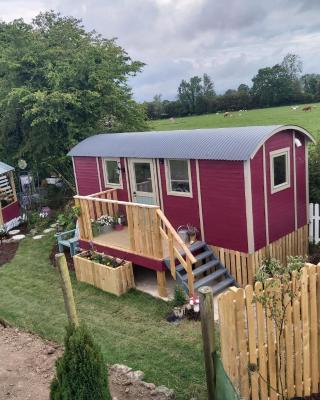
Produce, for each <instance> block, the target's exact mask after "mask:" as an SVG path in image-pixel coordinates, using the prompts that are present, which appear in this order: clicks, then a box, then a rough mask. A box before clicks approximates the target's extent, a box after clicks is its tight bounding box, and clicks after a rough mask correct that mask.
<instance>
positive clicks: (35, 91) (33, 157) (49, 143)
mask: <svg viewBox="0 0 320 400" xmlns="http://www.w3.org/2000/svg"><path fill="white" fill-rule="evenodd" d="M142 67H143V63H141V62H138V61H133V60H132V59H131V58H130V57H129V56H128V54H127V53H126V52H125V50H124V49H122V48H121V47H120V46H119V45H117V43H116V40H115V39H104V38H103V37H101V36H100V35H98V34H97V33H96V32H87V31H86V30H85V29H84V27H83V26H82V24H81V21H80V20H78V19H75V18H72V17H62V16H61V15H60V14H57V13H54V12H46V13H41V14H39V15H38V16H37V17H36V18H35V19H34V20H33V21H32V23H31V24H27V23H25V22H24V21H23V20H22V19H19V20H15V21H13V22H10V23H6V22H1V23H0V143H1V147H0V157H1V159H3V160H7V161H9V162H12V163H15V162H16V160H17V159H19V158H24V159H26V160H27V162H29V163H31V164H32V165H33V166H35V165H40V164H42V165H47V164H48V163H49V164H52V165H54V166H59V164H60V165H61V162H62V161H65V160H66V159H65V155H66V153H67V151H68V150H69V149H70V148H71V147H72V146H73V145H75V144H76V143H77V142H79V141H80V140H82V139H84V138H85V137H87V136H89V135H92V134H94V133H97V132H99V131H124V130H125V131H132V130H137V129H140V130H141V129H145V127H146V122H145V113H144V109H143V107H142V106H141V105H139V104H137V103H136V102H135V101H134V100H133V98H132V92H131V89H130V87H129V86H128V83H127V81H128V78H129V77H130V76H134V75H135V74H137V73H138V72H140V71H141V69H142Z"/></svg>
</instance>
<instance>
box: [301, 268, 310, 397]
mask: <svg viewBox="0 0 320 400" xmlns="http://www.w3.org/2000/svg"><path fill="white" fill-rule="evenodd" d="M308 303H309V302H308V273H307V270H306V269H304V270H303V272H302V278H301V316H302V331H303V336H302V343H303V390H304V395H305V396H309V395H310V381H311V371H310V326H309V304H308Z"/></svg>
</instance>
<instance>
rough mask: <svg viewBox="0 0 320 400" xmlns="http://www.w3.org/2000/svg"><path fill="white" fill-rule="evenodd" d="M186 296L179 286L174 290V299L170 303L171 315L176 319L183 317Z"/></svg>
mask: <svg viewBox="0 0 320 400" xmlns="http://www.w3.org/2000/svg"><path fill="white" fill-rule="evenodd" d="M186 301H187V299H186V294H185V292H184V290H183V288H182V287H181V286H180V285H176V287H175V288H174V297H173V301H172V305H173V314H174V316H175V317H177V318H182V317H183V315H184V306H185V304H186Z"/></svg>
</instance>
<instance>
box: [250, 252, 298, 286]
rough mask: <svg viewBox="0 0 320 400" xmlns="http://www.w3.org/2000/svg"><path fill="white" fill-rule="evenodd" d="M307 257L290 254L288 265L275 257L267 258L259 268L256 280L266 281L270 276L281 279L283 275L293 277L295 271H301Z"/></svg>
mask: <svg viewBox="0 0 320 400" xmlns="http://www.w3.org/2000/svg"><path fill="white" fill-rule="evenodd" d="M305 261H306V260H305V258H304V257H302V256H288V257H287V265H286V266H283V265H282V264H281V263H280V261H279V260H277V259H275V258H266V259H265V260H264V261H263V262H262V264H261V266H260V267H259V268H258V270H257V272H256V275H255V280H256V281H258V282H266V281H267V280H268V279H270V278H275V279H279V277H281V276H283V275H288V278H289V279H291V273H292V272H293V271H296V272H298V273H299V272H300V271H301V269H302V268H303V266H304V263H305Z"/></svg>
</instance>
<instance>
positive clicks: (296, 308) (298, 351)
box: [293, 299, 303, 396]
mask: <svg viewBox="0 0 320 400" xmlns="http://www.w3.org/2000/svg"><path fill="white" fill-rule="evenodd" d="M293 325H294V328H293V329H294V348H295V351H294V360H295V369H294V371H295V389H296V393H295V394H296V396H302V392H303V390H302V339H301V333H302V324H301V314H300V301H299V300H298V299H295V300H294V301H293Z"/></svg>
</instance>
